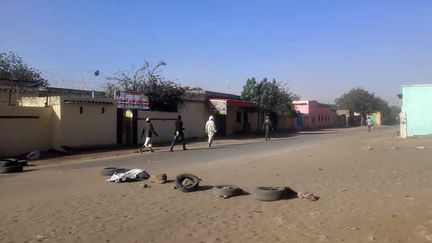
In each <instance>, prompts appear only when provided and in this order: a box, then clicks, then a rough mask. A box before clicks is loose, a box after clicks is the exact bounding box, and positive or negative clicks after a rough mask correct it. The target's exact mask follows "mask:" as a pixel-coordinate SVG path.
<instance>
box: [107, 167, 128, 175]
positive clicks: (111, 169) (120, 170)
mask: <svg viewBox="0 0 432 243" xmlns="http://www.w3.org/2000/svg"><path fill="white" fill-rule="evenodd" d="M126 171H127V169H125V168H117V167H106V168H103V169H102V172H101V174H102V175H104V176H112V175H113V174H114V173H123V172H126Z"/></svg>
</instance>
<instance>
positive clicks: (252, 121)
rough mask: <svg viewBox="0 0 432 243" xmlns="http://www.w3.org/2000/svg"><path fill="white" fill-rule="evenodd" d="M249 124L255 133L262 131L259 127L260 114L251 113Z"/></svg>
mask: <svg viewBox="0 0 432 243" xmlns="http://www.w3.org/2000/svg"><path fill="white" fill-rule="evenodd" d="M249 123H250V126H251V130H252V131H253V132H256V131H257V130H259V129H261V127H260V126H259V125H258V112H251V113H249Z"/></svg>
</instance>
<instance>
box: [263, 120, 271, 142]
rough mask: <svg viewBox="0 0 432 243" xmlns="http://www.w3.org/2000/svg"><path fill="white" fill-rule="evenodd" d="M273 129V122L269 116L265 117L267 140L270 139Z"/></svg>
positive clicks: (264, 127)
mask: <svg viewBox="0 0 432 243" xmlns="http://www.w3.org/2000/svg"><path fill="white" fill-rule="evenodd" d="M271 129H273V126H272V122H271V121H270V118H269V116H266V117H265V120H264V123H263V125H262V130H263V131H265V140H266V141H268V140H270V130H271Z"/></svg>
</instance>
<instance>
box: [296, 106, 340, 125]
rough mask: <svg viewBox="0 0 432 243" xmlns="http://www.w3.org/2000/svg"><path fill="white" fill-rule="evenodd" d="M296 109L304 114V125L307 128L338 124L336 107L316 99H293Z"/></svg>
mask: <svg viewBox="0 0 432 243" xmlns="http://www.w3.org/2000/svg"><path fill="white" fill-rule="evenodd" d="M293 106H294V108H295V110H296V111H298V112H300V114H301V116H302V122H303V124H302V127H303V128H306V129H319V128H328V127H334V126H336V124H337V114H336V109H335V108H334V107H333V106H331V105H327V104H321V103H319V102H317V101H316V100H305V101H293Z"/></svg>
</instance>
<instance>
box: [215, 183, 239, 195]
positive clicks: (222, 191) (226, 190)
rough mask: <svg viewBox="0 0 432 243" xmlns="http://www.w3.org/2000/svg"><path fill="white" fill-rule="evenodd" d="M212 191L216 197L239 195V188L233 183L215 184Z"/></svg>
mask: <svg viewBox="0 0 432 243" xmlns="http://www.w3.org/2000/svg"><path fill="white" fill-rule="evenodd" d="M212 191H213V194H214V195H216V196H218V197H223V198H229V197H235V196H237V195H239V194H240V192H241V189H240V188H239V187H237V186H233V185H217V186H214V187H213V189H212Z"/></svg>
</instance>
